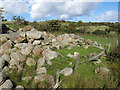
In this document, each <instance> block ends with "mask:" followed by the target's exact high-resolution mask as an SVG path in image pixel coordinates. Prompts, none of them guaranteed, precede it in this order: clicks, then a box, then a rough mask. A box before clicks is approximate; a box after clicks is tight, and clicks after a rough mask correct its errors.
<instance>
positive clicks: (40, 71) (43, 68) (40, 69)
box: [36, 67, 47, 74]
mask: <svg viewBox="0 0 120 90" xmlns="http://www.w3.org/2000/svg"><path fill="white" fill-rule="evenodd" d="M42 73H47V70H46V68H45V67H38V68H37V70H36V74H42Z"/></svg>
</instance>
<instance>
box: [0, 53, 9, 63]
mask: <svg viewBox="0 0 120 90" xmlns="http://www.w3.org/2000/svg"><path fill="white" fill-rule="evenodd" d="M1 58H3V59H4V60H5V61H7V62H9V61H10V56H9V55H8V54H3V55H2V57H1Z"/></svg>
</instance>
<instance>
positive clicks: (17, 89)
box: [16, 85, 24, 90]
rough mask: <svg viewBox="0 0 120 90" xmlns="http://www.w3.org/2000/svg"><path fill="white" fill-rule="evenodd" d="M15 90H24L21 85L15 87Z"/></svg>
mask: <svg viewBox="0 0 120 90" xmlns="http://www.w3.org/2000/svg"><path fill="white" fill-rule="evenodd" d="M16 90H24V87H23V86H22V85H18V86H16Z"/></svg>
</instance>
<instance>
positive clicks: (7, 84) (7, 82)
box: [0, 80, 13, 89]
mask: <svg viewBox="0 0 120 90" xmlns="http://www.w3.org/2000/svg"><path fill="white" fill-rule="evenodd" d="M12 87H13V84H12V82H11V81H10V80H6V81H5V82H4V83H3V84H2V85H1V86H0V89H2V88H6V89H8V88H9V89H11V88H12Z"/></svg>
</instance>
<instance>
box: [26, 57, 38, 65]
mask: <svg viewBox="0 0 120 90" xmlns="http://www.w3.org/2000/svg"><path fill="white" fill-rule="evenodd" d="M26 64H27V65H28V66H35V64H36V61H35V60H34V59H33V58H28V59H27V60H26Z"/></svg>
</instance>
